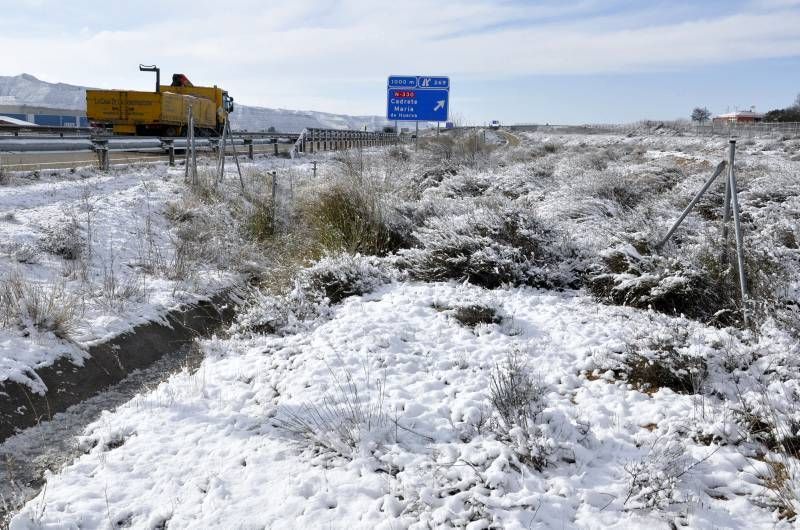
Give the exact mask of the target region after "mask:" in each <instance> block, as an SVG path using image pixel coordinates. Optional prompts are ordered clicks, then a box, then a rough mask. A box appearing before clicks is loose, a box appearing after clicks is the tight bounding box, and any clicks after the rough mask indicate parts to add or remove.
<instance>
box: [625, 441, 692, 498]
mask: <svg viewBox="0 0 800 530" xmlns="http://www.w3.org/2000/svg"><path fill="white" fill-rule="evenodd" d="M694 465H695V464H694V463H693V462H692V460H691V459H690V457H689V456H688V453H687V451H686V447H685V446H684V444H683V443H682V442H681V441H679V440H674V439H666V438H656V440H655V441H654V442H653V443H652V445H651V446H650V448H649V450H648V452H647V454H646V455H645V456H644V457H643V458H642V460H640V461H637V462H629V463H628V464H625V466H624V468H625V472H626V473H628V494H627V496H626V497H625V501H624V502H623V504H624V505H626V506H630V507H631V508H638V509H646V510H654V509H664V508H667V507H668V506H670V505H671V504H675V503H676V502H680V501H681V500H682V499H680V498H679V493H680V490H679V489H678V486H679V485H680V479H681V477H683V476H684V475H685V474H686V473H688V472H689V471H690V470H691V469H692V468H693V467H694Z"/></svg>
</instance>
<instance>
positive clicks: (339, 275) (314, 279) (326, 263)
mask: <svg viewBox="0 0 800 530" xmlns="http://www.w3.org/2000/svg"><path fill="white" fill-rule="evenodd" d="M389 281H391V274H390V273H389V271H388V270H387V268H386V267H385V266H384V265H383V263H382V262H381V261H380V260H379V259H377V258H374V257H368V256H360V255H358V254H357V255H355V256H353V255H350V254H338V255H330V256H326V257H324V258H322V259H321V260H319V261H318V262H317V263H315V264H314V265H312V266H311V267H309V268H307V269H304V270H303V271H301V272H300V282H301V283H302V284H303V285H304V286H305V288H306V289H307V290H314V291H318V292H321V293H323V294H324V295H325V297H326V298H327V299H328V300H329V301H330V303H332V304H337V303H339V302H341V301H342V300H343V299H345V298H347V297H348V296H358V295H362V294H364V293H367V292H369V291H372V290H373V289H375V288H376V287H378V286H380V285H382V284H385V283H388V282H389Z"/></svg>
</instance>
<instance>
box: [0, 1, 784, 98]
mask: <svg viewBox="0 0 800 530" xmlns="http://www.w3.org/2000/svg"><path fill="white" fill-rule="evenodd" d="M797 4H798V2H795V1H788V0H760V1H759V2H757V3H752V2H751V3H750V4H746V5H745V6H744V7H741V6H740V7H739V8H738V11H734V12H733V13H731V14H719V15H715V16H708V15H707V14H705V15H704V16H701V15H696V14H695V16H692V15H693V14H692V13H691V11H689V12H687V13H686V14H685V16H683V17H682V18H679V19H677V20H676V19H675V16H676V15H674V14H673V13H672V12H669V13H668V12H667V11H665V10H667V9H669V6H670V5H671V4H661V5H659V6H658V8H659V10H660V12H662V13H664V15H663V17H662V18H663V20H664V21H663V22H656V21H655V19H654V17H653V11H652V10H649V11H643V10H641V9H639V8H636V7H634V6H635V5H636V4H635V3H633V4H632V3H631V2H623V1H615V2H612V3H611V4H608V3H607V2H600V1H599V0H597V1H595V0H587V1H581V2H573V3H571V4H563V3H555V2H543V3H542V2H540V3H536V4H531V3H529V2H508V1H507V2H499V3H497V2H492V1H490V0H467V1H461V2H457V1H453V0H439V1H437V2H429V1H427V0H404V1H403V2H378V1H375V2H370V1H364V0H338V1H337V0H313V1H307V2H289V3H275V2H270V3H264V2H258V1H243V2H229V3H228V4H225V7H224V12H223V13H220V12H219V6H220V4H219V3H218V2H210V1H207V0H201V1H197V2H192V3H191V4H185V3H179V2H172V3H170V2H158V3H151V4H149V7H148V4H147V3H135V4H134V3H130V4H119V5H118V6H117V7H116V8H115V10H116V11H117V13H115V14H114V15H108V16H109V17H114V19H115V20H120V19H123V20H124V18H125V11H126V10H134V9H136V10H138V11H139V12H141V11H142V10H149V11H151V12H153V13H158V14H159V17H158V18H157V19H155V20H149V19H142V18H141V17H139V18H136V17H134V18H135V20H136V21H137V22H132V23H131V24H130V26H129V27H124V28H122V29H109V28H106V27H102V23H103V20H102V19H100V20H99V21H97V20H95V21H94V22H93V23H91V24H87V23H84V22H81V21H80V20H74V21H72V22H71V24H70V21H69V20H66V21H65V24H64V27H63V28H62V29H61V31H50V32H48V33H47V34H36V33H33V34H32V33H30V32H26V31H21V29H20V27H19V26H18V23H17V24H16V27H6V26H5V23H4V22H2V21H0V47H1V48H2V49H4V50H15V49H16V50H25V53H18V54H17V53H15V54H4V55H5V57H4V58H3V61H2V63H0V67H2V68H3V70H4V72H0V73H5V74H13V73H19V72H23V71H24V72H29V73H33V74H34V75H37V74H38V75H43V76H46V77H47V78H49V79H61V80H63V81H65V82H70V83H75V84H86V85H92V86H103V87H138V88H141V89H148V88H149V86H150V84H151V80H150V79H149V78H147V77H145V76H143V74H140V73H139V72H138V71H137V69H136V66H137V65H138V64H139V63H157V64H159V65H160V66H161V67H162V68H163V69H164V71H165V72H166V73H167V75H168V73H169V72H171V71H181V72H183V73H186V74H187V75H188V76H189V77H190V79H193V80H195V81H196V82H199V83H218V84H224V86H226V88H228V90H230V91H231V93H232V94H235V95H236V97H237V100H239V101H242V102H247V103H252V104H261V105H269V106H284V107H296V108H303V107H305V108H307V107H308V106H309V105H310V104H313V103H314V102H317V103H320V102H325V103H326V104H328V105H331V106H333V107H336V108H337V109H341V108H349V109H351V110H350V111H351V112H361V113H365V112H375V111H377V112H380V109H381V107H382V103H380V102H356V101H354V98H353V97H352V95H353V93H354V91H355V90H357V89H359V87H360V89H361V90H367V89H369V90H372V87H377V90H380V86H381V84H382V83H383V82H384V80H385V77H386V76H387V75H388V74H391V73H430V74H449V75H451V76H454V77H463V78H470V79H504V78H513V77H515V76H528V75H535V74H552V75H559V74H577V75H581V74H598V73H617V72H639V71H653V70H665V69H674V68H685V67H690V66H697V65H703V64H718V63H726V62H734V61H738V60H742V59H759V58H773V57H787V56H796V55H800V32H798V31H797V28H798V27H800V9H798V8H797ZM767 5H768V7H769V8H767ZM189 6H191V8H189ZM734 9H735V8H731V9H729V10H728V11H729V12H730V11H733V10H734ZM44 10H45V11H46V10H47V6H45V8H44ZM39 11H41V10H39ZM676 11H677V8H676ZM208 13H214V16H209V15H208ZM721 13H722V12H721ZM40 15H41V13H40ZM17 16H19V14H17ZM54 16H55V15H54ZM33 22H34V21H31V23H33ZM49 22H50V23H51V24H52V23H53V20H49ZM96 24H100V26H99V27H94V26H95V25H96ZM71 26H74V27H71ZM77 28H84V29H82V30H78V29H77ZM86 28H88V29H86ZM337 102H338V103H337Z"/></svg>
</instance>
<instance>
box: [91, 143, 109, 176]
mask: <svg viewBox="0 0 800 530" xmlns="http://www.w3.org/2000/svg"><path fill="white" fill-rule="evenodd" d="M92 142H93V143H94V146H95V147H94V149H95V151H97V158H98V162H99V163H100V170H101V171H108V168H109V166H110V161H109V160H108V140H106V139H94V140H92Z"/></svg>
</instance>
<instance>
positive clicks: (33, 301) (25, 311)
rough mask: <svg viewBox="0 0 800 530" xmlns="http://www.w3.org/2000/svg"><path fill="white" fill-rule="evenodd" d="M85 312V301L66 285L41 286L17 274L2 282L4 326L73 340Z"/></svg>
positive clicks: (0, 306) (0, 318) (0, 310)
mask: <svg viewBox="0 0 800 530" xmlns="http://www.w3.org/2000/svg"><path fill="white" fill-rule="evenodd" d="M81 311H82V303H81V300H80V299H79V298H78V297H77V296H75V295H72V294H70V293H68V292H67V290H66V287H65V285H64V284H63V283H54V284H49V285H41V284H37V283H33V282H30V281H28V280H25V279H24V278H23V277H22V276H21V275H19V274H16V273H12V274H11V275H10V276H8V277H7V278H5V279H4V280H2V282H0V322H1V323H2V325H3V326H4V327H16V328H17V329H20V330H22V331H24V332H28V333H29V332H30V331H32V330H35V331H38V332H40V333H52V334H53V335H55V336H56V337H58V338H60V339H69V338H70V337H71V335H72V334H73V332H74V331H75V329H76V327H77V325H78V322H79V319H80V316H81Z"/></svg>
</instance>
